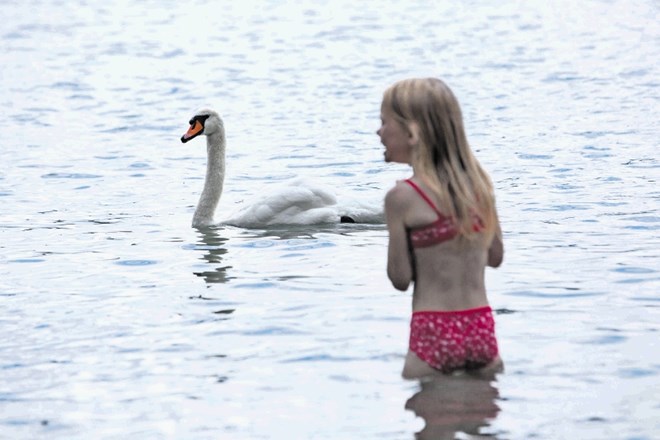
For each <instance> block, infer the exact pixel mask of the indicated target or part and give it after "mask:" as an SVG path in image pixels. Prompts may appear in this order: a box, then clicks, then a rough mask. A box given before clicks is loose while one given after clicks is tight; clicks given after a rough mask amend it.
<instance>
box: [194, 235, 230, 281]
mask: <svg viewBox="0 0 660 440" xmlns="http://www.w3.org/2000/svg"><path fill="white" fill-rule="evenodd" d="M218 232H219V230H218V229H211V228H204V229H200V230H199V242H198V243H197V244H196V245H195V250H202V251H204V255H203V259H204V260H205V263H204V269H205V270H202V271H200V272H193V273H194V274H195V275H197V276H198V277H202V278H204V281H206V282H207V283H209V284H211V283H226V282H227V281H229V280H230V279H231V277H229V276H227V269H230V268H231V267H230V266H220V264H221V263H222V260H223V258H224V256H225V254H226V253H227V248H226V242H227V240H228V239H227V238H225V237H222V236H221V235H220V234H219V233H218ZM208 265H211V268H212V269H209V268H208V267H207V266H208Z"/></svg>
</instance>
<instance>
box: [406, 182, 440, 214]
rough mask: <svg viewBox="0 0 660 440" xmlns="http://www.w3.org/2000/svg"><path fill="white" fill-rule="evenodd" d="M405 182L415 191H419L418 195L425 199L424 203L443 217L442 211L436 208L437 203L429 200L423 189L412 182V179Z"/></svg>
mask: <svg viewBox="0 0 660 440" xmlns="http://www.w3.org/2000/svg"><path fill="white" fill-rule="evenodd" d="M404 182H406V183H407V184H408V185H410V186H412V188H413V189H414V190H415V191H417V193H418V194H419V195H420V196H421V197H422V198H423V199H424V201H425V202H426V203H428V205H429V206H430V207H431V208H433V210H434V211H435V212H436V214H438V216H442V213H441V212H440V210H438V208H436V206H435V203H433V201H432V200H431V199H430V198H429V196H427V195H426V193H425V192H424V191H422V188H420V187H419V186H417V184H416V183H415V182H413V181H412V180H410V179H406V180H404Z"/></svg>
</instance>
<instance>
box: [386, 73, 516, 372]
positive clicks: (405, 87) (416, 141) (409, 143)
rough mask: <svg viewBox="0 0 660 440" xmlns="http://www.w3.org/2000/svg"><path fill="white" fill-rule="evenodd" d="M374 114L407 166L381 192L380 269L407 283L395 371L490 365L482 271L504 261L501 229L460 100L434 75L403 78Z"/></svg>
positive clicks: (493, 352) (402, 285)
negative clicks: (409, 296)
mask: <svg viewBox="0 0 660 440" xmlns="http://www.w3.org/2000/svg"><path fill="white" fill-rule="evenodd" d="M381 120H382V125H381V127H380V129H379V130H378V135H379V136H380V140H381V142H382V143H383V145H385V160H386V161H387V162H398V163H405V164H409V165H411V166H412V169H413V176H412V177H411V178H410V179H407V180H403V181H399V182H397V183H396V185H395V186H394V187H393V188H392V189H391V190H390V191H389V192H388V193H387V196H386V197H385V214H386V217H387V227H388V230H389V247H388V261H387V275H388V277H389V278H390V281H392V284H393V285H394V287H395V288H397V289H399V290H406V289H407V288H408V286H409V284H410V282H411V281H412V282H414V292H413V302H412V306H413V316H412V320H411V333H410V346H409V350H408V355H407V356H406V361H405V365H404V369H403V376H404V377H406V378H418V377H423V376H428V375H430V374H433V373H437V372H442V373H450V372H452V371H455V370H462V369H465V370H482V371H483V370H484V369H487V370H490V371H494V370H497V369H499V368H501V365H502V362H501V360H500V357H499V355H498V350H497V341H496V339H495V324H494V320H493V314H492V310H491V308H490V307H489V305H488V299H487V297H486V288H485V282H484V271H485V267H486V265H488V266H492V267H497V266H499V265H500V264H501V262H502V256H503V252H504V251H503V245H502V233H501V230H500V225H499V220H498V218H497V212H496V209H495V198H494V194H493V187H492V184H491V182H490V179H489V177H488V175H487V174H486V172H485V171H484V170H483V169H482V168H481V166H480V165H479V162H478V161H477V159H476V158H475V157H474V155H473V154H472V151H471V149H470V146H469V144H468V142H467V138H466V135H465V131H464V129H463V117H462V115H461V109H460V106H459V104H458V101H457V100H456V98H455V97H454V94H453V93H452V91H451V90H450V89H449V87H447V86H446V85H445V83H444V82H442V81H440V80H439V79H435V78H424V79H407V80H403V81H399V82H397V83H395V84H394V85H392V86H391V87H389V88H388V89H387V90H386V91H385V94H384V96H383V102H382V106H381Z"/></svg>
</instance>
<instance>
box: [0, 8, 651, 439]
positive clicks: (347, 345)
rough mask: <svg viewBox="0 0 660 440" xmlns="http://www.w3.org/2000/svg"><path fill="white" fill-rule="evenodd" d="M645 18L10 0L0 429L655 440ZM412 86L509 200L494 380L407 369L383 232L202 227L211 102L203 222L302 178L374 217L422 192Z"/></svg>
mask: <svg viewBox="0 0 660 440" xmlns="http://www.w3.org/2000/svg"><path fill="white" fill-rule="evenodd" d="M658 10H659V8H658V3H657V2H654V1H632V2H629V1H623V0H612V1H584V2H569V1H564V0H559V1H556V2H550V3H549V5H545V2H504V3H501V2H499V3H492V2H485V1H484V2H480V1H476V2H453V1H448V2H414V1H413V2H397V3H396V4H395V3H391V4H387V5H386V4H378V3H377V2H344V1H337V2H335V1H332V2H330V1H327V2H324V1H300V2H275V1H272V2H174V1H172V2H168V1H158V2H156V1H152V2H132V1H131V2H129V1H108V2H79V3H76V4H74V3H72V2H58V1H49V2H45V1H44V2H42V1H31V2H30V1H27V2H24V1H21V2H18V1H11V0H10V1H4V2H2V3H1V4H0V16H1V17H2V23H1V24H0V48H1V49H2V50H1V51H0V59H1V60H2V69H1V70H0V86H1V89H2V93H1V95H0V107H1V108H2V113H3V116H4V117H3V118H0V128H1V129H2V133H3V138H2V141H0V154H1V156H2V167H0V323H1V328H2V332H1V333H0V372H1V374H0V438H7V439H17V438H25V439H33V438H49V439H53V438H57V439H60V438H61V439H72V438H177V439H178V438H185V439H189V438H194V439H207V438H208V439H412V438H414V437H415V433H419V432H421V434H420V435H421V436H422V438H453V436H452V434H451V433H452V432H468V433H472V434H477V433H479V434H481V435H482V436H484V437H487V438H498V439H530V438H536V439H559V438H579V439H604V438H617V439H635V440H639V439H651V438H657V433H658V432H660V424H659V422H658V420H660V403H659V400H658V396H659V395H660V355H659V354H658V353H660V351H659V350H658V344H657V341H658V330H659V328H660V326H659V324H658V323H659V322H660V313H659V311H658V310H659V309H658V307H659V306H660V303H659V302H658V298H659V297H658V290H659V288H660V272H659V271H660V264H659V261H660V259H659V257H660V251H659V250H658V249H659V248H660V210H659V199H660V191H659V190H658V178H659V177H660V164H659V163H658V151H659V150H658V138H659V137H660V136H659V135H660V127H659V123H658V120H660V112H659V111H658V108H659V102H660V80H659V78H660V68H659V65H658V60H659V59H660V27H659V26H658V24H657V23H658ZM420 75H433V76H440V77H442V78H443V79H445V80H446V81H447V82H448V83H449V84H450V86H451V87H452V88H453V89H454V91H455V92H456V94H457V96H458V97H459V99H460V101H461V102H462V105H463V109H464V114H465V119H466V126H467V128H468V136H469V138H470V140H471V143H472V145H473V147H474V149H475V150H476V151H477V154H478V157H479V158H480V160H481V161H482V163H483V165H484V166H485V167H486V168H487V169H488V170H489V172H490V173H491V176H492V178H493V181H494V183H495V186H496V191H497V196H498V206H499V210H500V215H501V219H502V223H503V228H504V235H505V246H506V257H505V264H504V265H503V266H502V267H501V268H500V269H498V270H489V272H488V275H487V276H488V284H489V292H490V299H491V303H492V305H493V307H494V308H495V309H496V311H497V312H498V313H497V316H496V320H497V326H498V327H497V328H498V336H499V341H500V348H501V351H502V355H503V357H504V360H505V363H506V372H505V373H504V374H502V375H500V376H499V377H498V379H497V380H496V381H494V382H492V383H489V382H477V381H469V380H465V378H456V380H448V381H446V383H438V384H430V385H427V386H424V387H421V386H420V385H419V384H417V383H414V382H405V381H403V380H402V379H401V378H400V376H399V373H400V369H401V367H402V364H403V355H404V353H405V351H406V344H407V337H408V320H409V314H410V294H409V293H408V294H401V293H399V292H397V291H395V290H394V289H393V288H392V287H391V286H390V285H389V282H388V281H387V279H386V276H385V271H384V268H385V252H386V238H387V233H386V230H385V227H384V225H379V224H373V225H340V226H332V225H326V226H323V227H313V228H312V227H304V228H303V227H299V228H287V229H282V228H280V229H276V228H275V229H268V230H248V229H241V228H234V227H218V228H211V229H204V230H196V229H193V228H191V227H190V221H191V217H192V212H193V210H194V206H195V203H196V201H197V198H198V196H199V192H200V190H201V186H202V183H203V176H204V166H205V160H206V158H205V148H204V143H203V141H202V140H195V141H193V142H190V143H188V144H185V145H182V144H181V143H180V142H179V137H180V136H181V134H183V132H184V131H185V130H186V128H187V125H188V124H187V121H188V120H189V118H190V117H191V116H192V114H193V112H194V110H195V109H197V108H198V107H200V106H202V105H204V104H210V105H212V106H214V107H215V108H216V109H217V110H218V111H219V112H220V113H221V114H222V115H223V117H224V119H225V126H226V129H227V136H228V153H227V154H228V157H227V161H228V162H227V166H228V175H227V179H226V183H225V194H224V195H223V199H222V201H221V206H220V207H219V209H218V217H222V214H223V213H224V212H226V211H227V210H228V209H230V208H232V207H233V206H234V205H236V204H237V203H240V202H241V201H244V200H249V198H250V197H251V196H254V195H256V194H258V193H259V192H260V191H261V188H263V187H264V186H268V185H276V184H277V183H279V182H281V181H284V180H286V179H289V178H293V177H296V176H311V177H313V178H315V179H317V180H318V181H320V182H323V183H326V184H330V185H332V186H333V187H335V188H336V190H337V192H338V197H339V198H340V199H341V196H342V194H344V195H351V194H356V193H360V195H362V196H364V197H367V198H370V199H372V200H374V201H377V202H378V201H380V200H382V197H383V195H384V193H385V191H386V190H387V189H388V188H389V187H390V186H391V185H392V184H393V182H394V181H395V180H396V179H400V178H403V177H406V176H407V174H408V173H409V171H408V170H407V169H406V168H405V167H401V166H396V165H388V166H386V165H385V164H384V163H383V162H382V148H381V146H380V144H379V142H378V139H377V137H376V136H375V134H374V131H375V130H376V129H377V128H378V125H379V110H380V108H379V107H380V97H381V94H382V91H383V90H384V88H385V87H386V86H387V85H389V84H390V83H391V82H393V81H395V80H397V79H400V78H403V77H408V76H420ZM457 435H458V438H475V437H470V436H469V435H468V434H465V433H463V434H457ZM480 438H481V437H480Z"/></svg>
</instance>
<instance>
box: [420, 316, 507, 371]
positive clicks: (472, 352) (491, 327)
mask: <svg viewBox="0 0 660 440" xmlns="http://www.w3.org/2000/svg"><path fill="white" fill-rule="evenodd" d="M410 350H411V351H412V352H413V353H415V354H416V355H417V356H418V357H419V358H420V359H421V360H423V361H424V362H426V363H427V364H429V365H430V366H432V367H433V368H435V369H437V370H441V371H442V372H443V373H451V372H452V371H454V370H459V369H467V370H470V369H477V368H481V367H483V366H485V365H486V364H488V363H489V362H491V361H492V360H493V359H495V358H496V357H497V339H495V320H494V319H493V311H492V310H491V308H490V307H487V306H486V307H479V308H476V309H468V310H457V311H451V312H445V311H418V312H413V315H412V320H411V322H410Z"/></svg>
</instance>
